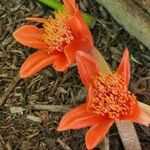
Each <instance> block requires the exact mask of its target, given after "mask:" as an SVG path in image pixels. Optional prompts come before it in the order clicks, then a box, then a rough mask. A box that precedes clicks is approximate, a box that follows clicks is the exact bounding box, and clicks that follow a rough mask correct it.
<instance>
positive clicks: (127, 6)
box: [96, 0, 150, 49]
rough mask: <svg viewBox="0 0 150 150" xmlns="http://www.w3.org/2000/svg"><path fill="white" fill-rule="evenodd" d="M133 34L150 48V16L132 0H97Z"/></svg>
mask: <svg viewBox="0 0 150 150" xmlns="http://www.w3.org/2000/svg"><path fill="white" fill-rule="evenodd" d="M96 1H97V2H98V3H99V4H102V5H103V6H104V7H105V8H106V9H107V10H108V11H109V13H110V14H111V15H112V17H113V18H114V19H115V20H116V21H117V22H118V23H120V24H121V25H122V26H123V27H124V28H125V29H126V30H127V31H128V32H129V33H130V34H131V35H132V36H135V37H136V38H137V39H138V40H140V41H141V42H142V43H143V44H144V45H145V46H147V47H148V48H149V49H150V34H149V33H150V17H149V14H148V13H145V12H144V11H143V10H142V9H139V8H138V7H136V5H135V4H134V3H133V2H132V1H131V0H96Z"/></svg>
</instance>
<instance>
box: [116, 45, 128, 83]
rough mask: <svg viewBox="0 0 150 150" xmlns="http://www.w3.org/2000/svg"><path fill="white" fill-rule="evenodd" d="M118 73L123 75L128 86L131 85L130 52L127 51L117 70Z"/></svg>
mask: <svg viewBox="0 0 150 150" xmlns="http://www.w3.org/2000/svg"><path fill="white" fill-rule="evenodd" d="M117 73H118V74H120V75H122V76H123V77H124V79H125V81H126V84H127V85H128V84H129V80H130V63H129V50H128V48H126V49H125V51H124V53H123V57H122V59H121V62H120V65H119V67H118V69H117Z"/></svg>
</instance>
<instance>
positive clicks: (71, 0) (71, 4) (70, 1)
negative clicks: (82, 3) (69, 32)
mask: <svg viewBox="0 0 150 150" xmlns="http://www.w3.org/2000/svg"><path fill="white" fill-rule="evenodd" d="M63 2H64V5H65V8H66V9H67V10H68V11H69V12H70V13H71V14H73V13H74V12H75V11H76V9H77V8H76V4H75V0H63Z"/></svg>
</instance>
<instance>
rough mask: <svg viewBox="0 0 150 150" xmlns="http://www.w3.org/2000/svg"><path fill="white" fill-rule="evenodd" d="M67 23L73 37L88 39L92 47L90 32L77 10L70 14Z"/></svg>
mask: <svg viewBox="0 0 150 150" xmlns="http://www.w3.org/2000/svg"><path fill="white" fill-rule="evenodd" d="M67 23H68V26H69V27H70V28H71V31H72V33H73V34H74V36H75V37H79V38H87V39H88V40H89V41H90V43H89V44H90V45H91V47H93V37H92V34H91V32H90V30H89V28H88V26H87V24H86V23H85V21H84V20H83V18H82V16H81V13H80V11H79V10H77V11H76V13H75V14H74V16H72V17H71V18H70V19H69V20H68V22H67Z"/></svg>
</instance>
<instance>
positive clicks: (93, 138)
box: [85, 118, 114, 149]
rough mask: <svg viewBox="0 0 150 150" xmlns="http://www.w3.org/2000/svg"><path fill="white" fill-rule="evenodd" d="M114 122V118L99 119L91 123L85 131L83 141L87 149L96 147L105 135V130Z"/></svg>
mask: <svg viewBox="0 0 150 150" xmlns="http://www.w3.org/2000/svg"><path fill="white" fill-rule="evenodd" d="M113 123H114V120H110V119H104V118H103V119H101V120H100V122H98V123H97V124H95V125H93V126H92V127H91V128H90V129H89V130H88V131H87V133H86V136H85V141H86V147H87V149H93V148H94V147H96V146H97V145H98V144H99V143H100V142H101V141H102V139H103V138H104V137H105V135H106V133H107V131H108V130H109V128H110V127H111V125H112V124H113Z"/></svg>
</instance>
